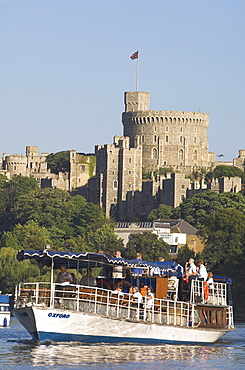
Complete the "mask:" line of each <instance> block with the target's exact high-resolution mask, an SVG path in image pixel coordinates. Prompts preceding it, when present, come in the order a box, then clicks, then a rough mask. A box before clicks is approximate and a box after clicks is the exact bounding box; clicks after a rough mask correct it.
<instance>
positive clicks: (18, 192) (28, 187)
mask: <svg viewBox="0 0 245 370" xmlns="http://www.w3.org/2000/svg"><path fill="white" fill-rule="evenodd" d="M36 189H38V183H37V181H36V180H35V179H34V178H33V177H25V176H17V175H15V176H13V178H12V179H11V180H10V181H7V182H5V183H4V185H3V188H2V190H1V191H0V231H9V230H12V229H13V227H14V224H15V223H14V221H13V219H12V213H11V209H12V207H13V206H14V204H15V202H16V201H17V200H18V199H19V198H20V197H21V196H22V195H24V194H28V193H30V192H31V191H34V190H36Z"/></svg>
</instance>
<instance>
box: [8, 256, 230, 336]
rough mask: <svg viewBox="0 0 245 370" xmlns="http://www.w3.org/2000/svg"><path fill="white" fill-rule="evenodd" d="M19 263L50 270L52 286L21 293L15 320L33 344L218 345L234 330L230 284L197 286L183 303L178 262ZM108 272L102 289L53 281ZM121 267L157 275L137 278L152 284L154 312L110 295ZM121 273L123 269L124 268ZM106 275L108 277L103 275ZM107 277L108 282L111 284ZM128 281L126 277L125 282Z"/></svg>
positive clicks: (77, 259) (66, 259)
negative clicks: (70, 272)
mask: <svg viewBox="0 0 245 370" xmlns="http://www.w3.org/2000/svg"><path fill="white" fill-rule="evenodd" d="M17 258H18V260H20V261H22V260H24V259H34V260H36V261H38V262H39V263H42V264H43V265H47V266H51V268H52V269H51V282H47V283H44V282H36V283H20V284H19V285H18V286H17V287H16V297H15V307H14V309H13V311H12V312H13V314H14V316H15V317H16V318H17V319H18V320H19V321H20V323H21V324H22V325H23V326H24V327H25V328H26V329H27V330H28V332H29V333H30V334H31V336H32V337H33V339H36V340H40V341H45V340H51V341H81V342H87V343H99V342H105V343H119V342H131V343H132V342H133V343H214V342H215V341H216V340H217V339H219V338H220V337H221V336H222V335H224V334H225V333H227V332H228V331H230V330H233V329H234V325H233V308H232V304H231V302H230V301H229V300H230V298H229V290H230V289H229V288H230V281H229V279H226V278H217V279H214V283H213V285H212V289H209V291H208V288H207V287H206V285H205V283H204V282H203V281H198V280H194V281H193V285H192V289H191V296H190V297H191V300H190V301H188V302H187V301H186V300H185V301H184V300H183V301H179V300H177V290H178V279H177V278H176V277H175V276H174V275H175V273H176V263H175V262H159V263H158V262H146V261H139V260H125V259H124V258H114V257H109V256H106V255H104V254H100V253H71V252H54V251H50V250H45V251H27V250H24V251H20V252H19V253H18V256H17ZM62 265H65V266H66V267H67V268H68V269H77V270H79V269H81V268H87V267H89V268H102V270H103V276H101V277H100V278H99V279H97V287H89V286H81V285H72V284H70V285H64V286H62V285H61V284H56V283H54V277H53V270H54V268H59V267H60V266H62ZM115 266H117V267H118V266H125V267H127V268H129V269H133V268H142V269H152V268H155V269H157V270H158V272H159V273H160V275H157V276H147V275H135V276H133V277H131V279H132V280H131V284H132V285H135V286H138V288H139V289H140V287H143V288H142V289H143V290H144V288H145V287H146V286H152V287H153V290H154V291H155V296H154V299H153V300H152V303H151V306H149V305H147V304H144V303H138V302H137V301H135V300H134V299H133V297H132V295H130V294H127V293H126V294H124V295H122V294H117V293H116V292H115V290H112V289H109V288H110V287H109V284H110V286H111V285H112V284H113V283H115V281H112V280H110V277H111V272H112V271H113V268H115ZM117 270H118V269H117ZM104 275H105V276H104ZM106 277H107V279H106ZM120 280H122V281H123V282H124V281H126V279H125V280H124V279H119V281H120Z"/></svg>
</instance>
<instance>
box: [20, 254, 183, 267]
mask: <svg viewBox="0 0 245 370" xmlns="http://www.w3.org/2000/svg"><path fill="white" fill-rule="evenodd" d="M17 259H18V260H19V261H23V260H26V259H34V260H36V261H37V262H39V263H41V264H42V265H43V266H52V263H53V265H54V268H55V269H58V268H60V267H61V266H66V267H67V268H69V269H77V268H78V267H79V268H88V267H90V268H95V267H103V266H104V265H107V266H108V265H119V266H125V267H128V268H135V267H141V268H158V269H159V270H160V271H164V272H170V271H172V272H175V271H176V266H177V264H176V262H172V261H164V262H148V261H142V260H138V259H134V260H126V259H125V258H116V257H110V256H107V255H106V254H102V253H92V252H85V253H73V252H60V251H50V250H44V251H39V250H21V251H19V252H18V254H17Z"/></svg>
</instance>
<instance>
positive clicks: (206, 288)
mask: <svg viewBox="0 0 245 370" xmlns="http://www.w3.org/2000/svg"><path fill="white" fill-rule="evenodd" d="M203 293H204V298H205V299H206V300H208V294H209V290H208V283H207V281H204V283H203Z"/></svg>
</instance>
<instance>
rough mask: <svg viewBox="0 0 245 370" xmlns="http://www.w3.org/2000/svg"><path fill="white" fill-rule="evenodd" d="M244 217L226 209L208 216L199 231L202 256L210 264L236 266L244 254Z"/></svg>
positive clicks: (239, 213) (235, 211) (236, 211)
mask: <svg viewBox="0 0 245 370" xmlns="http://www.w3.org/2000/svg"><path fill="white" fill-rule="evenodd" d="M244 224H245V216H244V215H243V214H242V213H241V212H240V211H238V210H236V209H232V208H227V209H222V210H221V211H217V212H214V213H212V214H210V215H209V216H208V220H207V223H206V225H205V227H203V229H202V231H201V235H202V237H203V240H204V243H205V248H204V250H203V255H204V257H205V258H207V259H208V260H209V261H211V262H215V263H219V264H222V265H224V264H228V265H230V264H231V262H232V264H238V263H239V262H240V259H241V257H242V256H243V254H244V252H245V230H244Z"/></svg>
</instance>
